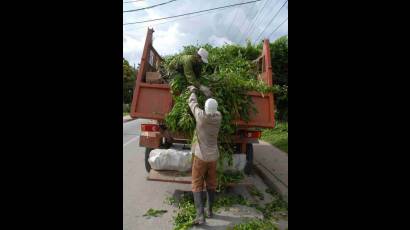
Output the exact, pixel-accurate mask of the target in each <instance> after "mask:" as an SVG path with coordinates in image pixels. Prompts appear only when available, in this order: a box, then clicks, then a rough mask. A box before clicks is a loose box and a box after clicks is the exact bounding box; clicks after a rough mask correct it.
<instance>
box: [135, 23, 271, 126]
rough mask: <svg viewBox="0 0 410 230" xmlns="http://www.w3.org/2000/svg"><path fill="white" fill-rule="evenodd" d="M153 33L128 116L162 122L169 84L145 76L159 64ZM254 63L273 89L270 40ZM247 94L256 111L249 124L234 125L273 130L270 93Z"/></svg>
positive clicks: (149, 34) (147, 42)
mask: <svg viewBox="0 0 410 230" xmlns="http://www.w3.org/2000/svg"><path fill="white" fill-rule="evenodd" d="M153 32H154V31H153V29H148V32H147V37H146V40H145V46H144V51H143V54H142V58H141V63H140V69H139V71H138V75H137V78H136V85H135V90H134V94H133V99H132V104H131V111H130V116H131V117H132V118H146V119H155V120H164V119H165V116H166V114H167V113H169V112H170V111H171V109H172V106H173V102H172V95H171V92H170V87H169V85H168V84H150V83H147V82H146V80H145V79H146V73H147V72H149V71H154V70H156V69H157V67H156V66H157V65H158V63H159V62H160V61H162V58H161V56H160V55H159V54H158V52H157V51H156V50H155V49H154V47H153V46H152V33H153ZM255 62H257V63H258V66H260V74H259V79H261V80H262V81H264V82H265V83H266V84H267V85H269V86H272V65H271V56H270V51H269V40H267V39H266V40H264V43H263V51H262V54H261V55H260V56H259V58H258V59H256V60H255ZM248 95H250V96H251V97H252V101H253V104H254V105H255V108H256V110H257V111H258V112H257V113H251V114H250V120H249V122H245V121H243V120H240V119H238V120H235V121H234V122H235V124H237V125H238V126H241V127H244V128H250V127H260V128H273V127H274V125H275V119H274V103H273V93H269V94H262V93H259V92H248Z"/></svg>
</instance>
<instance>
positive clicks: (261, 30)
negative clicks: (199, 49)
mask: <svg viewBox="0 0 410 230" xmlns="http://www.w3.org/2000/svg"><path fill="white" fill-rule="evenodd" d="M128 1H130V0H123V2H128ZM168 1H170V0H137V1H136V2H131V3H123V10H131V9H139V8H143V7H147V6H152V5H156V4H159V3H164V2H168ZM248 1H252V0H225V1H223V0H202V1H201V0H176V1H173V2H171V3H169V4H165V5H161V6H157V7H154V8H151V9H145V10H140V11H135V12H129V13H123V23H129V22H136V21H145V20H151V19H157V18H162V17H169V16H174V15H179V14H185V13H190V12H194V11H200V10H206V9H210V8H215V7H220V6H225V5H231V4H236V3H242V2H248ZM285 2H286V0H262V1H259V2H255V3H250V4H246V5H240V6H235V7H231V8H225V9H220V10H215V11H208V12H204V13H199V14H194V15H188V16H183V17H177V18H171V19H166V20H159V21H153V22H147V23H140V24H132V25H123V57H124V58H125V59H126V60H128V62H129V63H130V64H131V65H134V64H135V66H137V65H138V63H140V61H141V54H142V50H143V47H144V42H145V37H146V33H147V28H148V27H150V28H154V31H155V32H154V34H153V37H154V38H153V39H154V41H153V46H154V48H155V49H156V50H157V51H158V53H159V54H160V55H161V56H164V55H169V54H175V53H177V52H179V51H181V50H182V47H183V46H186V45H191V44H194V45H195V44H206V43H209V44H211V45H214V46H222V45H224V44H242V45H243V44H245V43H246V39H250V40H251V42H252V43H255V41H256V39H258V37H259V40H258V42H260V41H261V40H262V39H263V38H269V40H270V41H274V40H275V39H277V38H279V37H281V36H283V35H287V34H288V22H287V21H285V20H286V18H287V17H288V8H287V3H286V5H285V6H284V7H283V8H282V9H281V10H280V11H278V10H279V9H280V8H281V6H282V5H283V4H284V3H285ZM278 12H279V13H278ZM276 14H277V15H276ZM275 15H276V17H274V16H275ZM282 22H284V23H283V24H282V25H281V26H280V27H278V26H279V25H280V24H281V23H282ZM269 23H270V24H269ZM274 30H276V31H274ZM272 32H273V33H272Z"/></svg>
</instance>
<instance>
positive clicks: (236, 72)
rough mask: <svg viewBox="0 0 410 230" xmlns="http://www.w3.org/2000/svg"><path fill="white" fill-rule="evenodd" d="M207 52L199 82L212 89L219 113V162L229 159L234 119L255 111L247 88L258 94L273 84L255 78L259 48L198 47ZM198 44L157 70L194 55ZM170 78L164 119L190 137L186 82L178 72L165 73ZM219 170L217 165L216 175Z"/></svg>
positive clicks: (191, 125)
mask: <svg viewBox="0 0 410 230" xmlns="http://www.w3.org/2000/svg"><path fill="white" fill-rule="evenodd" d="M201 47H204V48H205V49H207V50H208V52H209V59H208V60H209V64H204V66H203V68H202V73H201V76H200V78H199V81H200V83H201V84H202V85H205V86H208V87H209V88H210V90H211V91H212V98H214V99H215V100H216V101H217V102H218V110H219V111H220V112H221V114H222V123H221V129H220V131H219V135H218V142H219V143H220V144H219V152H220V158H219V160H220V161H219V162H220V164H219V165H222V164H221V163H222V162H224V161H228V162H229V163H231V162H232V153H233V143H232V140H231V137H232V135H233V134H235V131H236V125H235V123H234V121H235V120H237V119H241V120H244V121H245V122H246V121H249V118H250V115H251V113H257V112H258V111H257V110H256V108H255V107H254V103H253V102H252V99H251V97H250V96H248V95H247V92H248V91H258V92H261V93H262V94H266V93H269V92H273V91H274V90H275V88H274V87H268V86H267V85H266V84H265V83H264V82H262V81H259V80H257V74H258V73H257V71H256V69H257V68H256V64H255V63H254V62H252V61H253V60H254V59H256V58H257V57H258V56H259V54H260V52H261V50H258V48H256V47H255V46H252V45H250V44H248V45H247V46H245V47H242V46H237V45H224V46H222V47H212V46H211V45H208V44H207V45H205V46H201ZM199 48H200V46H187V47H184V49H183V51H182V52H181V53H179V54H176V55H173V56H167V57H165V61H164V62H163V63H162V67H161V69H167V68H168V66H167V65H168V64H169V63H170V61H171V60H172V59H173V58H174V57H176V56H178V55H184V54H195V53H196V52H197V50H198V49H199ZM167 77H168V78H169V79H170V82H169V84H170V87H171V91H172V95H173V100H174V106H173V108H172V110H171V112H170V113H168V114H167V116H166V118H165V123H166V125H167V127H168V128H169V129H170V130H171V131H174V132H182V133H185V134H187V135H188V136H189V137H190V138H191V140H192V137H193V133H194V130H195V118H194V117H193V115H192V113H191V111H190V109H189V106H188V103H187V101H188V98H189V96H190V92H189V91H188V90H187V87H188V86H189V85H188V82H187V80H186V79H185V77H184V76H183V75H182V74H175V75H173V76H167ZM197 98H198V103H199V105H200V106H201V107H202V109H203V106H204V104H205V101H206V97H205V95H203V94H202V92H200V91H198V93H197ZM221 171H223V169H222V168H220V167H219V168H218V175H220V172H221Z"/></svg>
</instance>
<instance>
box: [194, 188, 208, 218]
mask: <svg viewBox="0 0 410 230" xmlns="http://www.w3.org/2000/svg"><path fill="white" fill-rule="evenodd" d="M193 194H194V203H195V209H196V218H195V220H194V224H195V225H197V224H203V223H205V216H204V205H203V198H202V191H201V192H193Z"/></svg>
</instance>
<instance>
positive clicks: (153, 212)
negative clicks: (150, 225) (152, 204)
mask: <svg viewBox="0 0 410 230" xmlns="http://www.w3.org/2000/svg"><path fill="white" fill-rule="evenodd" d="M166 212H167V210H156V209H152V208H150V209H148V211H147V212H146V213H145V214H144V215H143V216H149V217H158V216H161V215H162V214H164V213H166Z"/></svg>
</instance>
